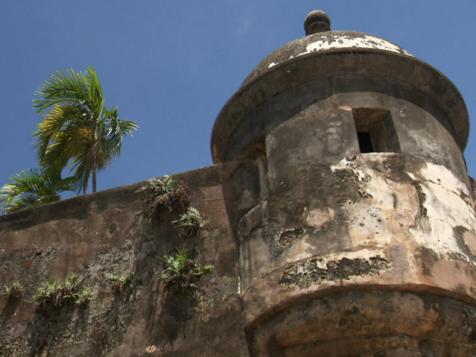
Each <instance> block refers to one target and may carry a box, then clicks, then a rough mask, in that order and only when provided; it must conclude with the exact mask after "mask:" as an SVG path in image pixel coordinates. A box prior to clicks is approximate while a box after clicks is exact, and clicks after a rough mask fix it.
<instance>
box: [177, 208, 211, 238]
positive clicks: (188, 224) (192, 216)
mask: <svg viewBox="0 0 476 357" xmlns="http://www.w3.org/2000/svg"><path fill="white" fill-rule="evenodd" d="M172 223H174V224H175V225H176V226H177V227H179V228H180V229H182V231H183V232H184V235H186V236H187V237H194V236H198V235H199V234H200V230H201V229H202V228H203V227H204V226H205V224H207V221H206V220H205V219H204V218H203V217H202V215H201V214H200V212H199V211H198V210H197V209H196V208H195V207H188V208H187V210H186V211H185V212H184V213H182V214H181V215H180V216H179V218H178V219H176V220H175V221H173V222H172Z"/></svg>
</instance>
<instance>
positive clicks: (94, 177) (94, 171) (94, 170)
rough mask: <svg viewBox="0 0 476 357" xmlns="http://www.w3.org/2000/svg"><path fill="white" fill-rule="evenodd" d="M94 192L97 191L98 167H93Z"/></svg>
mask: <svg viewBox="0 0 476 357" xmlns="http://www.w3.org/2000/svg"><path fill="white" fill-rule="evenodd" d="M93 192H96V168H93Z"/></svg>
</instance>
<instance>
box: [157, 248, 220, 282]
mask: <svg viewBox="0 0 476 357" xmlns="http://www.w3.org/2000/svg"><path fill="white" fill-rule="evenodd" d="M164 265H165V267H164V270H163V272H162V279H164V280H165V289H166V290H169V289H171V288H174V289H176V290H179V291H184V290H187V289H194V288H196V284H197V282H198V281H199V280H200V278H201V277H202V276H203V275H205V274H209V273H212V272H213V266H212V265H209V264H207V265H201V264H200V263H198V262H196V261H195V260H193V259H191V258H190V256H189V253H188V252H187V251H185V250H182V249H177V252H176V253H175V254H173V255H166V256H164Z"/></svg>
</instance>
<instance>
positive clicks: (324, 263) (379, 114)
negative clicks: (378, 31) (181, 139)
mask: <svg viewBox="0 0 476 357" xmlns="http://www.w3.org/2000/svg"><path fill="white" fill-rule="evenodd" d="M305 28H306V36H305V37H304V38H301V39H298V40H296V41H293V42H291V43H289V44H287V45H285V46H284V47H282V48H281V49H278V50H277V51H275V52H274V53H272V54H271V55H270V56H268V57H267V58H266V59H264V60H263V61H262V62H261V64H259V65H258V66H257V68H256V69H255V70H254V71H253V72H252V73H251V74H250V76H249V77H248V78H247V79H246V80H245V82H244V83H243V85H242V86H241V88H240V89H239V90H238V92H237V93H236V94H235V95H234V96H233V97H232V98H231V99H230V100H229V102H228V103H227V104H226V105H225V107H224V108H223V110H222V112H221V113H220V115H219V116H218V119H217V121H216V124H215V127H214V130H213V136H212V153H213V158H214V161H215V162H216V163H219V162H227V161H240V162H241V164H239V165H237V169H236V171H235V172H234V180H235V184H234V185H232V186H233V187H228V188H227V187H225V190H224V191H225V192H228V194H227V195H226V197H225V198H226V200H227V202H226V203H227V210H228V214H229V217H230V219H231V222H232V225H233V229H234V236H235V239H236V241H237V243H238V245H239V249H240V278H241V287H240V293H241V295H242V298H243V301H244V323H245V329H246V332H247V336H248V341H249V343H250V353H251V354H252V355H255V356H267V355H272V356H279V355H295V356H306V355H309V356H315V355H339V356H340V355H342V356H345V355H348V353H350V352H352V353H354V354H359V353H378V352H389V351H393V352H394V353H401V355H405V356H410V355H412V356H413V355H415V356H418V355H425V353H434V355H437V356H439V355H442V356H443V355H450V354H451V355H455V356H459V355H461V356H469V355H473V354H474V353H476V347H475V344H474V343H475V340H476V329H475V322H476V321H475V319H476V308H475V301H476V300H475V299H476V284H475V282H476V265H475V264H476V238H475V237H476V236H475V217H474V210H473V198H472V193H471V189H470V186H469V180H468V176H467V172H466V167H465V163H464V159H463V154H462V151H463V150H464V147H465V145H466V141H467V137H468V130H469V120H468V114H467V110H466V107H465V104H464V101H463V99H462V98H461V96H460V94H459V92H458V90H457V89H456V88H455V87H454V86H453V84H452V83H451V82H450V81H449V80H448V79H447V78H446V77H445V76H444V75H442V74H441V73H439V72H438V71H437V70H435V69H434V68H432V67H431V66H429V65H428V64H426V63H424V62H422V61H420V60H418V59H416V58H415V57H413V56H412V55H411V54H409V53H408V52H406V51H405V50H403V49H401V48H400V47H398V46H396V45H394V44H392V43H390V42H388V41H386V40H383V39H380V38H377V37H374V36H370V35H366V34H362V33H355V32H333V31H329V30H330V21H329V19H328V17H327V16H326V15H325V14H324V13H322V12H318V11H316V12H312V13H311V14H310V15H309V16H308V18H307V19H306V24H305Z"/></svg>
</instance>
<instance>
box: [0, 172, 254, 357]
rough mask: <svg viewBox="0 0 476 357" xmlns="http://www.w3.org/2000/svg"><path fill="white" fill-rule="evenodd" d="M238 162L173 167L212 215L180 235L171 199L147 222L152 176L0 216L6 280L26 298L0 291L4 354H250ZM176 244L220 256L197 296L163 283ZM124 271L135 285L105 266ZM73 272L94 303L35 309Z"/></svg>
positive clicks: (201, 256)
mask: <svg viewBox="0 0 476 357" xmlns="http://www.w3.org/2000/svg"><path fill="white" fill-rule="evenodd" d="M234 165H235V164H226V165H216V166H213V167H208V168H204V169H200V170H196V171H192V172H187V173H184V174H181V175H178V176H177V180H178V181H179V182H183V184H184V186H185V187H186V190H187V192H188V193H189V194H190V196H191V204H192V205H193V206H195V207H197V208H198V209H199V210H200V212H201V213H202V215H203V216H204V217H205V218H206V219H207V221H208V223H207V225H206V226H205V227H204V229H203V230H202V232H201V235H200V237H199V238H197V237H183V236H181V234H180V232H179V231H178V230H177V228H176V227H175V226H174V225H173V224H171V223H170V222H171V221H172V220H173V219H174V217H173V214H171V213H170V212H168V210H167V209H165V210H164V209H162V210H160V212H159V214H158V215H157V216H155V217H154V219H153V220H152V222H149V220H148V218H147V217H145V216H144V214H143V213H144V210H147V204H148V198H149V197H148V191H147V190H141V188H142V187H144V185H145V184H146V183H141V184H136V185H131V186H125V187H121V188H117V189H113V190H108V191H104V192H100V193H97V194H91V195H86V196H81V197H76V198H72V199H68V200H64V201H61V202H58V203H54V204H49V205H44V206H41V207H38V208H34V209H27V210H24V211H20V212H17V213H14V214H10V215H6V216H2V217H0V286H1V287H2V288H3V286H5V285H10V284H12V282H14V281H19V282H20V283H21V284H22V285H23V287H24V292H23V296H22V297H21V298H20V299H12V298H11V297H9V296H8V295H7V294H2V295H1V296H0V329H1V331H2V334H1V335H0V355H2V356H27V355H43V354H45V353H47V355H48V356H66V355H67V356H97V355H110V356H116V355H124V356H132V355H137V356H139V355H161V356H162V355H167V356H168V355H187V354H188V355H191V354H192V353H193V355H194V356H207V355H211V354H210V353H211V352H210V351H213V354H216V355H233V356H246V355H248V352H247V349H246V343H245V341H244V337H243V333H242V329H241V326H240V311H241V306H240V299H239V297H238V294H237V291H238V284H239V281H238V278H237V277H238V273H237V269H238V267H237V249H236V246H235V242H234V241H233V238H232V235H231V231H230V225H229V222H228V218H227V214H226V210H225V205H224V199H223V190H222V184H223V183H226V182H227V181H229V179H230V172H231V171H232V170H233V168H234ZM178 247H184V248H186V249H189V250H190V251H193V252H195V253H196V257H195V260H196V261H197V262H200V263H202V264H212V265H213V266H214V272H213V273H211V274H208V275H205V276H203V277H202V278H201V279H200V281H199V283H198V286H197V290H196V294H195V295H194V296H191V294H180V293H175V292H174V293H170V292H167V293H166V292H165V290H164V287H165V283H164V279H161V275H162V272H163V269H164V255H170V254H173V253H174V251H175V249H176V248H178ZM128 272H133V273H134V277H133V280H132V283H131V286H130V287H129V288H127V289H125V290H124V291H123V292H121V293H117V292H114V290H113V288H112V287H111V284H110V283H109V282H108V281H107V279H106V278H105V275H106V274H107V273H114V274H116V275H124V274H127V273H128ZM69 273H76V274H78V275H79V277H80V280H81V285H82V286H87V287H90V288H91V289H92V292H93V298H92V300H91V302H90V303H89V305H88V306H86V307H83V308H78V307H76V306H74V305H73V306H65V307H62V308H56V309H53V310H51V311H49V312H47V313H45V312H44V311H43V312H41V311H39V310H38V304H37V302H36V301H35V300H34V295H35V294H36V292H37V289H38V287H39V286H40V285H41V284H42V283H44V282H45V281H48V280H49V279H51V278H54V279H56V280H58V281H63V280H64V279H65V277H66V276H67V275H68V274H69ZM2 293H3V292H2Z"/></svg>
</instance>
